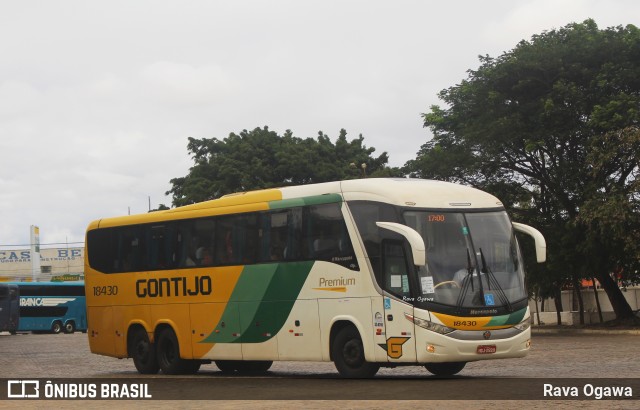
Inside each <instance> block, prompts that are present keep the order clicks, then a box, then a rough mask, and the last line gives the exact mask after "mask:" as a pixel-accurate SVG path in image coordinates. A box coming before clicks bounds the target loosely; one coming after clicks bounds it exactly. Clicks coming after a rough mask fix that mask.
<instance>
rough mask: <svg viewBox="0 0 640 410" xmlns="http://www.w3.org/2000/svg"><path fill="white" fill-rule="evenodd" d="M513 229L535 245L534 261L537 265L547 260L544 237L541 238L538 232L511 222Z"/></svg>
mask: <svg viewBox="0 0 640 410" xmlns="http://www.w3.org/2000/svg"><path fill="white" fill-rule="evenodd" d="M513 229H515V230H516V231H518V232H522V233H525V234H527V235H529V236H531V237H532V238H533V240H534V241H535V244H536V260H537V262H538V263H542V262H544V261H546V260H547V242H546V241H545V240H544V236H542V234H541V233H540V231H539V230H537V229H536V228H534V227H531V226H529V225H525V224H521V223H518V222H513Z"/></svg>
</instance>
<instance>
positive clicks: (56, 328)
mask: <svg viewBox="0 0 640 410" xmlns="http://www.w3.org/2000/svg"><path fill="white" fill-rule="evenodd" d="M61 331H62V322H60V321H59V320H56V321H55V322H53V324H52V325H51V333H54V334H56V335H57V334H58V333H60V332H61Z"/></svg>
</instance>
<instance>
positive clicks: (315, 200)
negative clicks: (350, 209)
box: [268, 194, 342, 209]
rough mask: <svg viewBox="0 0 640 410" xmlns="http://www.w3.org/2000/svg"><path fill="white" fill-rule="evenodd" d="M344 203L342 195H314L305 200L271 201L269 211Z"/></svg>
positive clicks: (304, 198)
mask: <svg viewBox="0 0 640 410" xmlns="http://www.w3.org/2000/svg"><path fill="white" fill-rule="evenodd" d="M335 202H342V196H340V194H325V195H314V196H307V197H303V198H292V199H283V200H280V201H269V202H268V204H269V209H282V208H293V207H297V206H308V205H322V204H332V203H335Z"/></svg>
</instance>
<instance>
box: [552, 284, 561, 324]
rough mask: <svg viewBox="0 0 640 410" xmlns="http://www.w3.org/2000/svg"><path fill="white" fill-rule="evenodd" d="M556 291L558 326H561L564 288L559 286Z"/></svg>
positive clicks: (554, 299)
mask: <svg viewBox="0 0 640 410" xmlns="http://www.w3.org/2000/svg"><path fill="white" fill-rule="evenodd" d="M555 293H556V295H555V297H554V298H553V301H554V302H555V304H556V318H557V320H558V326H560V325H561V324H562V316H561V315H560V312H562V290H561V289H560V287H559V286H558V288H557V289H556V290H555Z"/></svg>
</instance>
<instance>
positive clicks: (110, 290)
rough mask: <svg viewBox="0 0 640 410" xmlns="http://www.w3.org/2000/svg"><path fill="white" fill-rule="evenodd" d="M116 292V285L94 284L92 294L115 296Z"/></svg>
mask: <svg viewBox="0 0 640 410" xmlns="http://www.w3.org/2000/svg"><path fill="white" fill-rule="evenodd" d="M117 294H118V287H117V286H94V287H93V296H115V295H117Z"/></svg>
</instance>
